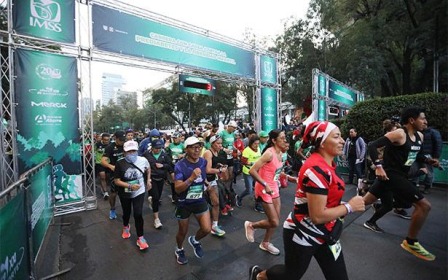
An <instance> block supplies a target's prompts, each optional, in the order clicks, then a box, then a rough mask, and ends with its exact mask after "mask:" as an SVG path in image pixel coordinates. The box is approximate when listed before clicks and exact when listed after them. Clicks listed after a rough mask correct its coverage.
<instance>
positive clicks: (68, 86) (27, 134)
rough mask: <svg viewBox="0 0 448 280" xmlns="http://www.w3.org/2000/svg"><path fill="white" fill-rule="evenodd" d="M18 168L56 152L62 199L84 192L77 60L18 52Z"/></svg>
mask: <svg viewBox="0 0 448 280" xmlns="http://www.w3.org/2000/svg"><path fill="white" fill-rule="evenodd" d="M15 70H16V77H17V78H16V79H15V81H14V85H15V89H16V95H15V97H16V103H17V107H16V115H17V129H18V131H19V133H18V134H17V147H18V151H19V157H18V158H19V172H20V173H23V172H24V171H26V170H28V169H29V168H31V167H33V166H35V165H37V164H39V163H41V162H43V161H44V160H46V159H47V158H48V157H52V158H53V160H54V162H55V166H54V170H53V171H54V172H55V174H57V176H56V175H55V178H54V180H55V182H54V184H55V192H56V193H55V196H56V199H57V200H58V203H62V202H69V201H72V200H79V199H80V198H81V197H82V195H81V194H82V180H81V176H80V174H81V150H82V149H81V143H80V136H79V130H78V128H79V125H78V122H79V116H78V87H77V64H76V59H75V58H72V57H66V56H62V55H56V54H49V53H44V52H38V51H29V50H23V49H18V50H16V52H15Z"/></svg>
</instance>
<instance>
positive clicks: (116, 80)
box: [101, 73, 126, 106]
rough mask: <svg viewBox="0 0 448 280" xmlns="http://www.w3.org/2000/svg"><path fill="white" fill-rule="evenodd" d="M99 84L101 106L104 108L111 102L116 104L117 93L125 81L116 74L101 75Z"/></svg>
mask: <svg viewBox="0 0 448 280" xmlns="http://www.w3.org/2000/svg"><path fill="white" fill-rule="evenodd" d="M101 84H102V86H101V105H103V106H105V105H107V104H108V103H109V101H111V100H112V101H113V102H114V103H117V91H118V90H121V88H122V87H123V85H125V84H126V80H125V79H124V78H123V77H122V76H121V75H118V74H111V73H103V76H102V82H101Z"/></svg>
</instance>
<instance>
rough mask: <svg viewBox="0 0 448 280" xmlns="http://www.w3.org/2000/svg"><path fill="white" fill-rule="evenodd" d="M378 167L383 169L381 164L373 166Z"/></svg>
mask: <svg viewBox="0 0 448 280" xmlns="http://www.w3.org/2000/svg"><path fill="white" fill-rule="evenodd" d="M379 167H383V165H382V164H376V165H375V168H379Z"/></svg>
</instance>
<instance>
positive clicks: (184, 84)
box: [179, 74, 216, 96]
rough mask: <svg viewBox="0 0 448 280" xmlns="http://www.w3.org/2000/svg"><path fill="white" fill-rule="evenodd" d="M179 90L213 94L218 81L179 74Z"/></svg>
mask: <svg viewBox="0 0 448 280" xmlns="http://www.w3.org/2000/svg"><path fill="white" fill-rule="evenodd" d="M179 91H180V92H185V93H197V94H204V95H210V96H212V95H214V94H215V92H216V81H215V80H212V79H205V78H200V77H195V76H189V75H182V74H181V75H179Z"/></svg>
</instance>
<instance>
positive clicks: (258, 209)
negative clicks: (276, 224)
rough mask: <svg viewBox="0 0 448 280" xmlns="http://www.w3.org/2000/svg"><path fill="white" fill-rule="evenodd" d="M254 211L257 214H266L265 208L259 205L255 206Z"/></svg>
mask: <svg viewBox="0 0 448 280" xmlns="http://www.w3.org/2000/svg"><path fill="white" fill-rule="evenodd" d="M254 211H255V212H258V213H260V214H264V209H263V207H261V206H258V205H255V207H254Z"/></svg>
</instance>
